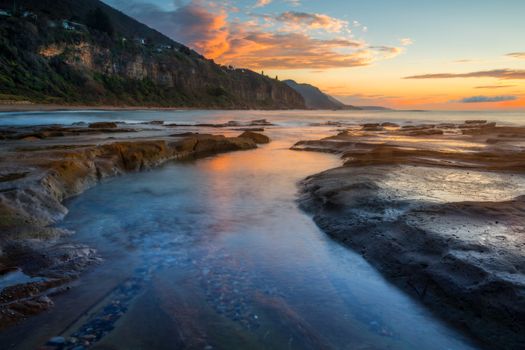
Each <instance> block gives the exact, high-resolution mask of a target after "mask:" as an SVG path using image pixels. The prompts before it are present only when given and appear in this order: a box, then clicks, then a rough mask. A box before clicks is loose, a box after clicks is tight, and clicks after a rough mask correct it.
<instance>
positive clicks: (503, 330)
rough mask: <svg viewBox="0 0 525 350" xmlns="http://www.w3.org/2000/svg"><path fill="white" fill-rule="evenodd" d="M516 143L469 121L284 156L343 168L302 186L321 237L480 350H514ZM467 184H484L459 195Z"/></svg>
mask: <svg viewBox="0 0 525 350" xmlns="http://www.w3.org/2000/svg"><path fill="white" fill-rule="evenodd" d="M447 128H449V129H447ZM443 130H448V131H445V132H443ZM458 130H459V132H460V133H459V134H458V133H457V132H458ZM509 136H511V137H509ZM524 136H525V133H524V129H523V128H500V127H497V126H495V125H492V124H489V123H486V122H485V121H476V122H471V123H470V124H468V123H466V124H464V125H441V126H440V127H438V126H436V125H421V126H417V125H416V126H411V127H410V128H406V129H404V130H403V129H402V128H400V127H399V126H397V125H393V124H385V125H379V124H377V125H376V124H374V125H372V124H368V125H363V126H361V127H359V128H350V129H348V130H345V131H342V132H340V134H339V135H337V136H334V137H329V138H326V139H324V140H320V141H308V142H299V143H297V144H296V145H295V146H294V147H293V148H292V149H296V150H300V151H318V152H319V151H320V152H330V153H337V154H340V155H341V156H342V157H343V159H344V161H345V164H344V166H342V167H339V168H335V169H331V170H327V171H325V172H322V173H320V174H317V175H313V176H310V177H308V178H307V179H305V180H304V181H303V182H302V183H301V184H300V187H301V188H300V198H299V204H300V206H301V208H303V210H305V211H306V212H307V213H309V214H311V215H312V216H313V219H314V221H315V222H316V224H317V225H318V226H319V227H320V228H321V229H322V230H323V231H324V232H325V233H327V234H328V235H329V236H330V237H332V238H333V239H335V240H336V241H338V242H340V243H342V244H343V245H346V246H348V247H349V248H351V249H353V250H355V251H356V252H358V253H360V254H361V255H362V256H363V257H364V258H365V259H366V260H367V261H368V262H370V263H371V264H372V265H373V266H374V267H375V268H377V269H378V270H379V271H380V272H381V273H382V274H383V276H385V277H386V278H387V279H388V280H389V281H391V282H392V283H393V284H395V285H396V286H398V287H399V288H401V289H402V290H404V291H406V292H407V293H408V294H410V295H412V296H413V297H414V298H415V299H417V300H419V301H420V302H421V303H422V304H424V305H426V306H428V307H429V309H430V310H432V311H433V312H434V313H435V314H436V315H438V316H439V317H440V318H442V319H444V320H446V321H448V322H450V323H451V324H453V325H454V326H456V327H457V328H459V329H462V330H463V331H466V332H467V333H469V334H470V335H472V336H473V337H474V338H475V339H478V340H480V342H481V346H483V347H486V348H491V349H495V348H501V349H522V348H523V347H524V346H525V336H524V334H525V328H524V325H525V301H524V299H523V295H524V294H525V257H524V254H523V250H522V249H523V247H525V239H524V238H523V236H522V234H521V232H522V230H523V226H522V224H520V222H523V216H524V213H525V196H524V195H523V193H525V192H524V191H525V189H524V188H521V187H520V185H522V184H523V181H522V180H521V179H522V177H521V176H522V175H523V172H524V171H525V168H523V160H522V159H523V151H519V147H518V148H515V147H514V145H515V144H516V143H518V144H519V142H521V141H522V140H523V139H524ZM436 145H437V146H436ZM454 148H455V149H454ZM516 176H520V177H518V178H517V179H516V178H515V177H516ZM473 178H474V179H478V181H480V180H479V179H481V180H483V181H486V184H485V185H484V187H477V184H476V183H471V184H468V182H467V181H472V180H469V179H473ZM513 178H514V180H513ZM512 181H513V182H512ZM456 183H457V185H455V184H456ZM419 184H422V185H419ZM512 186H515V187H516V186H517V187H516V188H515V189H514V190H512V188H513V187H512ZM455 187H457V188H455ZM503 187H508V188H509V190H507V191H508V193H507V192H505V193H506V194H505V195H503V194H501V193H500V195H499V197H498V198H484V197H483V196H482V195H481V193H482V192H483V191H487V192H489V193H491V192H493V193H498V192H497V191H496V190H494V191H493V188H496V189H497V190H499V191H501V188H503ZM469 188H470V189H472V193H468V192H469ZM463 191H466V192H467V193H465V194H464V193H462V192H463ZM476 191H481V192H480V193H476ZM512 193H514V195H512ZM520 193H521V196H520ZM440 196H441V197H442V198H440Z"/></svg>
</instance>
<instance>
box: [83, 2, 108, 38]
mask: <svg viewBox="0 0 525 350" xmlns="http://www.w3.org/2000/svg"><path fill="white" fill-rule="evenodd" d="M86 24H87V26H88V27H90V28H92V29H95V30H98V31H99V32H103V33H106V34H108V35H109V36H112V35H113V33H114V31H115V30H114V29H113V24H112V23H111V19H110V18H109V16H108V15H107V14H106V13H105V12H104V11H102V9H101V8H100V7H97V8H96V9H95V10H93V11H91V12H89V13H88V15H87V18H86Z"/></svg>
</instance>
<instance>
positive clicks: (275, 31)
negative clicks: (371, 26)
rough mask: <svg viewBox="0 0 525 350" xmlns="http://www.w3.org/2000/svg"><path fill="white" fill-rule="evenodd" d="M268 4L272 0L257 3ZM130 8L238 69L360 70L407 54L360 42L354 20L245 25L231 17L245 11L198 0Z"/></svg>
mask: <svg viewBox="0 0 525 350" xmlns="http://www.w3.org/2000/svg"><path fill="white" fill-rule="evenodd" d="M268 3H269V1H268V0H266V1H259V2H258V3H257V4H261V5H263V4H268ZM123 6H124V5H123ZM126 6H127V7H126V12H128V13H130V14H132V15H133V16H135V17H137V18H138V19H140V20H141V21H143V22H145V23H146V24H148V25H151V26H152V27H154V28H156V29H158V30H159V31H161V32H162V33H164V34H167V35H168V36H169V37H171V38H173V39H174V40H176V41H178V42H182V43H184V44H186V45H188V46H190V47H192V48H194V49H196V50H197V51H199V52H201V53H202V54H203V55H204V56H206V57H209V58H212V59H214V60H217V61H218V62H220V63H222V64H227V65H234V66H237V67H245V68H251V69H257V70H260V69H305V68H306V69H327V68H341V67H358V66H364V65H369V64H372V63H373V62H375V61H378V60H383V59H389V58H392V57H395V56H397V55H398V54H400V53H401V52H402V51H403V49H402V48H398V47H389V46H370V45H369V44H367V43H366V42H364V41H360V40H355V39H353V37H352V36H351V34H350V29H349V24H348V22H346V21H343V20H340V19H337V18H333V17H330V16H328V15H324V14H317V13H314V14H309V13H305V12H294V11H288V12H284V13H282V14H280V15H253V14H245V15H248V16H249V17H250V19H249V20H244V21H241V20H239V19H234V20H230V19H229V18H228V14H229V13H235V11H239V9H237V8H235V11H234V9H232V8H228V7H227V5H226V4H225V3H218V2H213V1H208V0H192V1H190V2H189V3H187V4H186V5H183V6H180V7H178V8H176V9H175V10H172V11H165V10H162V9H161V8H159V7H157V6H154V5H151V4H150V5H147V6H146V5H144V4H142V5H141V4H133V3H129V4H128V5H126ZM261 21H264V23H262V24H261V23H260V22H261ZM319 30H322V31H324V32H325V33H323V34H324V35H323V37H322V38H318V37H315V36H313V35H312V33H311V31H314V32H317V31H319ZM335 33H337V34H338V35H337V37H336V36H335ZM328 34H333V35H328Z"/></svg>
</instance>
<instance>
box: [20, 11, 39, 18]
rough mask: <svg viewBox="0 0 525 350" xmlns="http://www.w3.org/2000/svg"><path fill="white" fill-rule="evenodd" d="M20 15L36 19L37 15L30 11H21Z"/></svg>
mask: <svg viewBox="0 0 525 350" xmlns="http://www.w3.org/2000/svg"><path fill="white" fill-rule="evenodd" d="M21 15H22V17H23V18H32V19H37V15H36V14H35V13H33V12H31V11H23V12H22V14H21Z"/></svg>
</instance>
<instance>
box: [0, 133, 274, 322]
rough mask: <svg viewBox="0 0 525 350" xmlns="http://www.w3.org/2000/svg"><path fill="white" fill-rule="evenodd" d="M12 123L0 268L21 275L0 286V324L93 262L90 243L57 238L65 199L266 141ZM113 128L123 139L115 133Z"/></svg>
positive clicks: (1, 193)
mask: <svg viewBox="0 0 525 350" xmlns="http://www.w3.org/2000/svg"><path fill="white" fill-rule="evenodd" d="M102 126H103V127H102ZM15 130H18V131H19V130H20V128H18V129H17V128H9V129H6V130H4V131H3V133H4V134H5V135H3V137H4V138H6V137H7V138H11V140H8V141H5V143H4V145H3V147H2V158H1V162H2V164H4V166H3V167H2V172H1V173H0V217H1V219H2V220H1V225H0V228H1V231H2V237H0V252H1V254H0V270H1V274H9V273H17V274H22V275H23V276H25V278H24V281H22V282H21V283H17V284H15V285H11V286H7V287H6V288H4V289H3V290H2V291H1V293H0V329H2V328H5V327H8V326H10V325H12V324H15V323H17V322H18V321H20V320H22V319H24V318H26V317H29V316H30V315H34V314H37V313H40V312H42V311H45V310H47V309H48V308H50V307H52V306H53V301H52V300H51V298H50V297H52V295H55V294H57V293H61V292H64V291H66V290H67V289H68V288H69V287H68V283H69V282H71V281H73V280H75V279H76V278H77V277H78V276H79V274H80V273H81V272H82V271H83V270H85V269H86V268H87V267H88V266H90V265H92V264H96V263H97V262H98V261H100V258H99V257H98V255H97V252H96V251H95V250H93V249H91V248H90V247H87V246H84V245H64V244H62V243H61V242H60V239H59V238H60V237H61V236H63V235H67V234H71V233H70V232H66V231H64V230H61V229H57V228H54V227H52V225H53V224H56V223H57V222H59V221H60V220H62V218H63V217H64V216H65V215H66V214H67V208H66V207H65V206H64V205H63V204H62V203H63V201H64V200H66V199H67V198H70V197H72V196H76V195H79V194H80V193H82V192H83V191H85V190H86V189H88V188H90V187H93V186H95V185H96V184H97V183H99V182H100V181H102V180H104V179H106V178H110V177H114V176H119V175H123V174H126V173H129V172H136V171H143V170H148V169H151V168H154V167H158V166H160V165H162V164H164V163H166V162H168V161H172V160H179V161H181V160H189V159H197V158H202V157H206V156H210V155H213V154H218V153H223V152H230V151H237V150H248V149H254V148H256V147H257V143H266V142H269V140H268V139H267V138H266V136H263V135H260V134H256V133H253V132H244V133H242V134H240V135H239V136H238V137H225V136H222V135H211V134H193V133H180V134H173V129H172V128H169V127H167V128H165V130H162V129H155V130H156V131H160V135H157V136H149V135H143V134H142V133H141V132H142V131H146V132H151V130H152V129H145V130H141V129H131V128H127V127H125V126H124V127H123V126H117V125H116V124H114V123H99V124H98V125H96V126H93V127H90V126H85V127H84V126H83V127H30V128H22V133H21V134H20V135H17V134H16V132H17V131H15ZM119 135H120V136H122V139H116V137H118V136H119ZM129 135H132V136H131V137H129ZM40 137H42V139H41V138H40ZM97 137H99V138H100V137H102V140H101V139H97ZM57 140H58V141H57ZM35 277H38V278H37V280H36V281H35Z"/></svg>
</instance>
